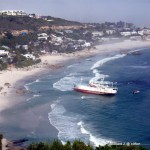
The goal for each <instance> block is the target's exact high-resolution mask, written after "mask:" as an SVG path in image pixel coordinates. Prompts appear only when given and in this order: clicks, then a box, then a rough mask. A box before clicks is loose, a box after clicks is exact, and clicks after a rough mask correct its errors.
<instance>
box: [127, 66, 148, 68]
mask: <svg viewBox="0 0 150 150" xmlns="http://www.w3.org/2000/svg"><path fill="white" fill-rule="evenodd" d="M129 67H131V68H135V69H147V68H150V66H129Z"/></svg>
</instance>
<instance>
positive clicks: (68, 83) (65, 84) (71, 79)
mask: <svg viewBox="0 0 150 150" xmlns="http://www.w3.org/2000/svg"><path fill="white" fill-rule="evenodd" d="M78 76H79V77H78ZM80 77H81V74H79V73H70V74H69V75H67V76H65V77H64V78H61V79H60V80H59V81H57V82H56V83H54V84H53V88H55V89H58V90H60V91H72V90H73V87H74V83H80V82H81V78H80Z"/></svg>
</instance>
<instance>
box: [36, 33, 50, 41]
mask: <svg viewBox="0 0 150 150" xmlns="http://www.w3.org/2000/svg"><path fill="white" fill-rule="evenodd" d="M48 37H49V36H48V35H47V34H46V33H40V34H38V40H47V39H48Z"/></svg>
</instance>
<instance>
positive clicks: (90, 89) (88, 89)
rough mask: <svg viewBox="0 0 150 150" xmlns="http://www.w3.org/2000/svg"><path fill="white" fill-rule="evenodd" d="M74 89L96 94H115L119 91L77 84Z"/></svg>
mask: <svg viewBox="0 0 150 150" xmlns="http://www.w3.org/2000/svg"><path fill="white" fill-rule="evenodd" d="M74 90H75V91H78V92H82V93H86V94H96V95H115V94H116V93H117V91H116V90H112V89H109V90H105V89H98V88H96V87H90V86H75V87H74Z"/></svg>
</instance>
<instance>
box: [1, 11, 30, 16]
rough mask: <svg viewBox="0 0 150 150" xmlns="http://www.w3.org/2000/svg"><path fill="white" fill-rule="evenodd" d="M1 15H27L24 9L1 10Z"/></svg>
mask: <svg viewBox="0 0 150 150" xmlns="http://www.w3.org/2000/svg"><path fill="white" fill-rule="evenodd" d="M0 15H8V16H27V13H25V12H24V11H22V10H2V11H0Z"/></svg>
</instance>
